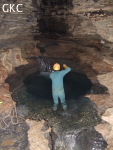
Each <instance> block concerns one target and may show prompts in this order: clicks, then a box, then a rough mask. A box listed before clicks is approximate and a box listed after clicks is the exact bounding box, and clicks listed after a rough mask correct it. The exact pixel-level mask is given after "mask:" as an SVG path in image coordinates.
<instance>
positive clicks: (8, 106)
mask: <svg viewBox="0 0 113 150" xmlns="http://www.w3.org/2000/svg"><path fill="white" fill-rule="evenodd" d="M0 101H2V102H3V103H1V104H0V115H1V116H4V115H8V114H9V113H10V112H11V110H12V108H13V107H14V105H15V102H13V100H12V97H11V92H10V91H9V85H8V84H7V83H4V84H3V85H2V87H1V88H0Z"/></svg>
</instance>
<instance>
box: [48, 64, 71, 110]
mask: <svg viewBox="0 0 113 150" xmlns="http://www.w3.org/2000/svg"><path fill="white" fill-rule="evenodd" d="M63 67H64V68H65V70H62V71H59V70H60V64H58V63H55V64H54V65H53V69H54V72H52V73H50V78H51V80H52V96H53V100H54V105H53V111H54V112H56V110H57V107H58V98H60V102H61V104H62V107H63V109H64V111H66V109H67V104H66V101H65V93H64V86H63V77H64V76H65V74H67V73H68V72H69V71H71V68H70V67H68V66H67V65H65V64H63Z"/></svg>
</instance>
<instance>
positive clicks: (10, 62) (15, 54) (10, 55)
mask: <svg viewBox="0 0 113 150" xmlns="http://www.w3.org/2000/svg"><path fill="white" fill-rule="evenodd" d="M0 60H1V62H2V64H3V66H4V67H5V68H6V69H7V71H8V73H10V72H11V71H12V70H13V68H15V67H18V66H20V65H25V64H27V61H26V60H24V59H23V58H22V56H21V49H20V48H12V49H8V50H7V51H6V52H3V53H1V54H0Z"/></svg>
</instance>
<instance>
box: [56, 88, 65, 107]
mask: <svg viewBox="0 0 113 150" xmlns="http://www.w3.org/2000/svg"><path fill="white" fill-rule="evenodd" d="M58 96H59V98H60V101H61V104H62V107H63V109H64V110H65V109H67V104H66V101H65V93H64V90H60V92H59V95H58Z"/></svg>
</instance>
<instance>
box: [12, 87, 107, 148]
mask: <svg viewBox="0 0 113 150" xmlns="http://www.w3.org/2000/svg"><path fill="white" fill-rule="evenodd" d="M26 96H27V97H26ZM12 97H13V99H14V100H15V101H16V102H17V105H19V104H22V105H23V104H24V105H26V107H27V108H28V109H29V111H30V113H29V115H28V116H27V117H28V118H29V119H35V120H37V121H39V120H42V119H45V120H47V121H48V125H49V126H51V127H52V132H53V133H54V134H53V137H54V136H55V138H54V142H55V141H56V139H57V138H58V139H59V138H61V137H62V135H65V136H66V137H68V133H70V134H69V136H70V137H71V138H72V137H73V136H75V137H76V136H77V137H76V138H74V139H73V140H74V142H78V144H77V145H78V148H79V146H80V145H81V144H82V146H83V143H84V142H83V143H80V140H79V137H83V139H84V137H87V134H89V136H91V137H92V140H91V141H90V142H89V141H88V139H87V140H86V143H87V142H88V145H89V147H87V148H88V149H90V147H95V148H97V149H98V150H99V149H101V150H105V147H106V145H107V144H106V142H105V141H104V139H103V137H102V135H100V134H98V133H97V132H96V130H94V129H93V128H91V127H94V126H96V125H97V124H99V123H100V122H101V119H100V118H99V117H98V112H97V110H96V109H95V108H94V103H92V102H91V101H90V99H89V98H86V97H80V98H79V99H75V100H70V101H67V104H68V114H67V115H63V110H62V108H61V106H60V105H59V108H58V111H57V113H56V115H54V114H53V112H52V105H53V102H52V101H50V100H49V99H36V98H34V97H32V95H29V94H28V93H27V91H26V87H25V86H24V85H22V86H21V87H20V88H18V89H16V90H15V91H14V92H13V93H12ZM78 131H79V132H78ZM74 132H75V134H74V135H73V133H74ZM68 138H69V137H68ZM58 139H57V141H58ZM94 139H95V140H94ZM65 140H66V139H65V137H64V141H63V142H64V143H66V144H67V143H68V142H67V141H68V140H70V139H67V141H65ZM95 141H96V144H95V145H94V143H95ZM93 142H94V143H93ZM99 144H100V145H101V146H99ZM56 146H57V144H56ZM63 146H66V145H65V144H64V145H63ZM68 146H69V145H68ZM73 148H75V147H73ZM80 148H82V147H80ZM53 149H55V145H54V146H53ZM67 149H69V147H67ZM88 149H87V150H88ZM78 150H79V149H78ZM80 150H82V149H80Z"/></svg>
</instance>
